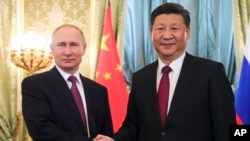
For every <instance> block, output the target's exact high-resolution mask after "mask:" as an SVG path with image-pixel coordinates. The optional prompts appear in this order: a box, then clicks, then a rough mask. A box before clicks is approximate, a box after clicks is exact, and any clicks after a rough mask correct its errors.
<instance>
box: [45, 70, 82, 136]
mask: <svg viewBox="0 0 250 141" xmlns="http://www.w3.org/2000/svg"><path fill="white" fill-rule="evenodd" d="M48 79H49V80H50V81H48V83H50V86H51V87H52V88H53V89H54V91H55V92H56V93H55V94H56V95H57V97H58V99H60V100H61V101H62V102H63V103H64V105H65V106H64V107H62V108H64V109H65V111H68V113H70V114H72V118H73V119H72V120H74V121H75V122H76V124H77V126H78V127H79V129H81V130H82V129H84V130H85V131H86V129H85V128H84V125H83V122H82V119H81V116H80V113H79V111H78V108H77V105H76V103H75V101H74V99H73V96H72V94H71V91H70V89H69V87H68V85H67V83H66V82H65V80H64V79H63V77H62V76H61V74H60V73H59V72H58V70H57V69H56V68H55V67H54V68H53V69H51V71H49V78H48Z"/></svg>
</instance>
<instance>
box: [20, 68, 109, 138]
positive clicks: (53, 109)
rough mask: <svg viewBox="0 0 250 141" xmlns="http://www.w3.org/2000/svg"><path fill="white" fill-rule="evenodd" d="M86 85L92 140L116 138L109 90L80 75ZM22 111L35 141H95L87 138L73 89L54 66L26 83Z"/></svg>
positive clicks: (23, 85)
mask: <svg viewBox="0 0 250 141" xmlns="http://www.w3.org/2000/svg"><path fill="white" fill-rule="evenodd" d="M80 77H81V80H82V83H83V85H84V91H85V97H86V103H87V111H88V120H89V128H90V134H91V138H93V137H95V136H96V135H97V134H105V135H109V136H110V135H113V127H112V120H111V114H110V109H109V102H108V95H107V89H106V88H105V87H103V86H101V85H100V84H97V83H95V82H94V81H92V80H90V79H88V78H85V77H83V76H80ZM22 96H23V97H22V109H23V116H24V120H25V122H26V124H27V127H28V131H29V133H30V135H31V137H32V138H33V140H34V141H92V139H90V138H88V137H87V130H86V128H85V127H84V126H83V123H82V120H81V116H80V113H79V112H78V109H77V106H76V104H75V102H74V99H73V97H72V95H71V92H70V89H69V87H68V85H67V83H66V82H65V80H64V79H63V77H62V76H61V74H60V73H59V72H58V70H57V69H56V68H55V67H54V68H53V69H51V70H50V71H48V72H44V73H41V74H36V75H33V76H30V77H27V78H25V79H24V80H23V82H22Z"/></svg>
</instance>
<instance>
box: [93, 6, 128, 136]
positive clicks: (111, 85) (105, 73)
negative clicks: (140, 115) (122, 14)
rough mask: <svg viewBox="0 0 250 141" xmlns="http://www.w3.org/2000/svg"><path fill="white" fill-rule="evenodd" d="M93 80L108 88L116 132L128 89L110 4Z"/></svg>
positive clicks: (124, 112)
mask: <svg viewBox="0 0 250 141" xmlns="http://www.w3.org/2000/svg"><path fill="white" fill-rule="evenodd" d="M95 80H96V81H97V82H99V83H101V84H103V85H104V86H106V87H107V89H108V95H109V102H110V109H111V116H112V120H113V126H114V131H115V132H116V131H117V130H118V129H119V128H120V127H121V125H122V122H123V120H124V118H125V114H126V109H127V101H128V90H127V88H126V83H125V81H124V77H123V73H122V67H121V63H120V59H119V56H118V52H117V48H116V41H115V36H114V31H113V27H112V18H111V8H110V6H108V7H107V9H106V14H105V19H104V25H103V32H102V40H101V47H100V52H99V58H98V63H97V72H96V79H95Z"/></svg>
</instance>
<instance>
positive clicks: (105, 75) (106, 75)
mask: <svg viewBox="0 0 250 141" xmlns="http://www.w3.org/2000/svg"><path fill="white" fill-rule="evenodd" d="M103 77H104V78H105V80H108V79H111V73H108V72H105V74H104V75H103Z"/></svg>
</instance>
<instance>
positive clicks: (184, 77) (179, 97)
mask: <svg viewBox="0 0 250 141" xmlns="http://www.w3.org/2000/svg"><path fill="white" fill-rule="evenodd" d="M196 63H197V62H196V61H195V60H193V57H192V56H191V55H189V54H188V53H187V54H186V57H185V59H184V62H183V66H182V69H181V72H180V76H179V79H178V82H177V84H176V88H175V91H174V95H173V99H172V102H171V106H170V109H169V113H168V117H167V123H168V121H170V120H171V119H172V118H173V117H174V115H175V113H176V112H177V111H178V109H179V107H180V105H181V104H182V101H183V96H184V95H185V94H186V93H185V92H186V91H187V89H188V86H190V84H191V83H192V77H193V75H195V74H194V73H195V67H194V65H195V64H196Z"/></svg>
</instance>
